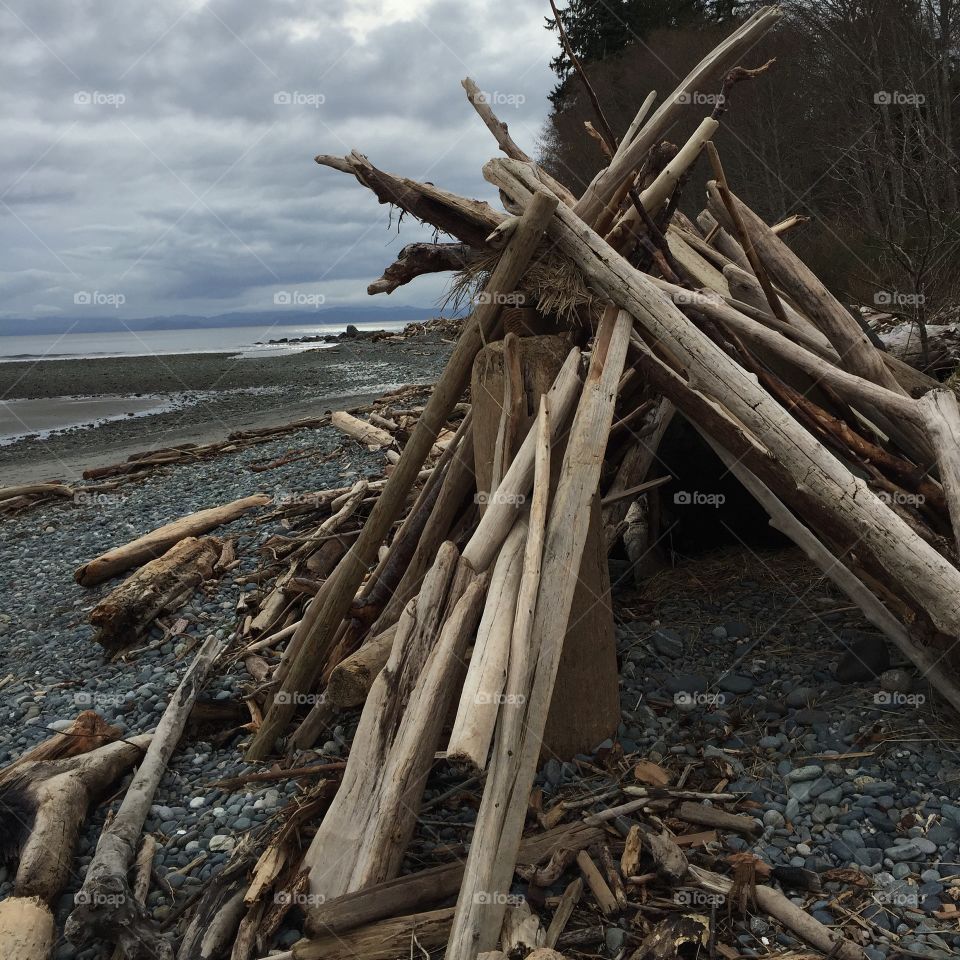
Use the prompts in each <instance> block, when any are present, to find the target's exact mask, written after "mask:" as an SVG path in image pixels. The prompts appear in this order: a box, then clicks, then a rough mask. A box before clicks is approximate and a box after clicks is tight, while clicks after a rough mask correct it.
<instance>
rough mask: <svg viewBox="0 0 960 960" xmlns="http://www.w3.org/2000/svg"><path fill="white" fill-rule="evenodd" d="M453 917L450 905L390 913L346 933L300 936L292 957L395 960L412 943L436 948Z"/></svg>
mask: <svg viewBox="0 0 960 960" xmlns="http://www.w3.org/2000/svg"><path fill="white" fill-rule="evenodd" d="M452 917H453V907H444V908H443V909H441V910H431V911H429V912H428V913H416V914H412V915H411V916H407V917H390V918H388V919H385V920H382V921H380V922H379V923H376V924H371V925H370V926H369V927H360V928H358V929H356V930H349V931H347V932H346V933H341V934H336V935H332V936H331V935H327V936H319V937H316V938H314V939H312V940H301V941H300V942H299V943H298V944H295V945H294V948H293V956H294V960H342V958H343V957H350V958H351V960H397V958H398V957H407V956H409V954H410V945H411V943H417V944H419V945H420V946H421V947H422V948H423V949H424V950H435V949H437V948H438V947H442V946H443V945H444V943H446V940H447V936H448V935H449V932H450V920H451V918H452ZM471 960H473V958H471Z"/></svg>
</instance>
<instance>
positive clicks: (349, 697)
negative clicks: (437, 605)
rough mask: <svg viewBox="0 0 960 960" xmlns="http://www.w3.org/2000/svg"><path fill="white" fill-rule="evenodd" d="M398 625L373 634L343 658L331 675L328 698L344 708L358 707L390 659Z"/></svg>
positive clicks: (327, 692)
mask: <svg viewBox="0 0 960 960" xmlns="http://www.w3.org/2000/svg"><path fill="white" fill-rule="evenodd" d="M396 633H397V624H393V626H390V627H387V629H386V630H384V631H383V633H379V634H377V635H376V636H375V637H371V639H369V640H368V641H367V642H366V643H365V644H364V645H363V646H362V647H360V649H359V650H357V652H356V653H352V654H351V655H350V656H349V657H347V658H346V659H345V660H342V661H341V662H340V663H339V664H338V665H337V666H336V667H334V669H333V672H332V673H331V674H330V681H329V683H328V684H327V689H326V694H327V699H328V700H329V701H330V702H331V703H332V704H333V705H334V706H335V707H339V708H340V709H346V708H347V707H358V706H360V704H361V703H363V702H364V701H365V700H366V699H367V694H368V693H369V692H370V687H371V686H373V681H374V680H376V678H377V676H378V675H379V673H380V671H381V670H382V669H383V668H384V666H385V665H386V663H387V660H388V659H389V658H390V651H391V650H392V649H393V641H394V638H395V637H396Z"/></svg>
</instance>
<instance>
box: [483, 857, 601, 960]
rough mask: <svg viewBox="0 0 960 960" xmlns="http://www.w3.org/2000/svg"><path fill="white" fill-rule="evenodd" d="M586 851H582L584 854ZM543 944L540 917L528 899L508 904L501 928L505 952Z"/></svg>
mask: <svg viewBox="0 0 960 960" xmlns="http://www.w3.org/2000/svg"><path fill="white" fill-rule="evenodd" d="M583 853H584V851H582V850H581V851H580V854H581V855H582V854H583ZM542 944H543V927H541V926H540V918H539V917H538V916H536V914H534V912H533V911H532V910H531V909H530V904H529V903H527V901H526V900H521V901H520V902H519V903H511V904H509V905H508V906H507V909H506V912H505V913H504V917H503V927H502V928H501V930H500V945H501V948H502V950H503V953H504V954H511V955H512V954H514V952H516V954H518V955H525V954H527V953H529V952H530V951H531V950H533V949H536V948H537V947H539V946H541V945H542Z"/></svg>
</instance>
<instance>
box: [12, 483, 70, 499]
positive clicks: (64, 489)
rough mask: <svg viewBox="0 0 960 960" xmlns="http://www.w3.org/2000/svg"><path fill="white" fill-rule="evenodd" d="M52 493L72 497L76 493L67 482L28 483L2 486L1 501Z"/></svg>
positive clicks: (57, 495) (56, 495)
mask: <svg viewBox="0 0 960 960" xmlns="http://www.w3.org/2000/svg"><path fill="white" fill-rule="evenodd" d="M40 495H52V496H55V497H66V498H68V499H69V498H71V497H73V495H74V490H73V487H68V486H67V485H66V484H65V483H26V484H21V485H20V486H17V487H0V503H2V502H3V501H4V500H15V499H16V498H17V497H35V496H40Z"/></svg>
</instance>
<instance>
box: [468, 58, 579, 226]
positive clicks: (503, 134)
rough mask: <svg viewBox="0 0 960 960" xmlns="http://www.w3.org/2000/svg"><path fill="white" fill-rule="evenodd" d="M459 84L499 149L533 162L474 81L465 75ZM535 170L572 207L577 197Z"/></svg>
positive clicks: (516, 157) (543, 173)
mask: <svg viewBox="0 0 960 960" xmlns="http://www.w3.org/2000/svg"><path fill="white" fill-rule="evenodd" d="M460 85H461V86H462V87H463V89H464V90H465V91H466V94H467V99H468V100H469V101H470V104H471V105H472V107H473V109H474V110H476V111H477V114H478V116H479V117H480V119H481V120H482V121H483V122H484V124H485V125H486V127H487V129H488V130H489V131H490V132H491V133H492V134H493V138H494V140H496V141H497V146H498V147H500V149H501V150H502V151H503V152H504V153H505V154H506V155H507V156H508V157H512V158H513V159H514V160H523V161H525V162H527V163H533V158H532V157H530V156H528V155H527V154H526V153H525V152H524V151H523V150H522V149H521V148H520V147H519V146H517V144H516V143H515V142H514V140H513V137H511V136H510V131H509V130H508V129H507V125H506V124H505V123H504V122H503V121H502V120H500V119H499V118H498V117H497V116H496V114H495V113H494V112H493V108H492V107H491V106H490V100H489V98H488V96H487V95H486V94H485V93H484V92H483V91H482V90H481V89H480V88H479V87H478V86H477V85H476V83H474V82H473V80H471V79H470V78H469V77H465V78H464V79H463V80H462V81H461V82H460ZM537 172H538V173H539V175H540V179H541V180H543V182H544V183H545V184H546V185H547V186H548V187H549V188H550V189H551V190H552V191H553V192H554V193H555V194H556V195H557V196H558V197H559V198H560V199H561V201H563V203H565V204H566V205H567V206H568V207H572V206H573V205H574V204H575V203H576V202H577V198H576V197H575V196H574V195H573V194H572V193H571V192H570V191H569V190H568V189H567V188H566V187H565V186H564V185H563V184H562V183H559V182H558V181H557V180H554V179H553V177H551V176H550V174H549V173H547V172H546V170H544V169H543V168H542V167H539V166H538V167H537Z"/></svg>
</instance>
